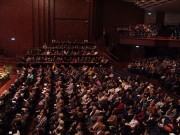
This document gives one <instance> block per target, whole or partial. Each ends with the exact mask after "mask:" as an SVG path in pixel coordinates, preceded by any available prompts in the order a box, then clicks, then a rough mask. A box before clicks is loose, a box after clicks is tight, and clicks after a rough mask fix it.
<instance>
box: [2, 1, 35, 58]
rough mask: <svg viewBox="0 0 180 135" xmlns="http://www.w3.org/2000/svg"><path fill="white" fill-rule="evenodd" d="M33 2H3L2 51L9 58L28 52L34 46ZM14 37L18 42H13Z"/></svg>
mask: <svg viewBox="0 0 180 135" xmlns="http://www.w3.org/2000/svg"><path fill="white" fill-rule="evenodd" d="M32 31H33V30H32V0H1V2H0V49H3V50H4V52H3V53H4V54H5V55H7V56H15V55H16V54H18V53H22V52H24V51H26V49H27V48H29V47H31V46H32V44H33V36H32ZM12 37H14V38H15V39H16V40H15V41H12V40H11V38H12Z"/></svg>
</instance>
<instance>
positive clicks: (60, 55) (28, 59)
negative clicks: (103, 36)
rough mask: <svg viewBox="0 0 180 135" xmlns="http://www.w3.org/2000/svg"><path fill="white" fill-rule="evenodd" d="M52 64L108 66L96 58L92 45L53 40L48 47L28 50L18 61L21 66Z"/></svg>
mask: <svg viewBox="0 0 180 135" xmlns="http://www.w3.org/2000/svg"><path fill="white" fill-rule="evenodd" d="M52 46H53V47H52ZM54 46H56V47H54ZM62 48H63V49H62ZM52 63H56V64H69V63H70V64H76V65H77V64H78V65H80V64H91V65H93V64H95V65H96V64H108V59H106V58H104V57H99V56H98V51H97V49H96V46H95V45H94V44H93V43H88V42H87V43H84V42H58V41H54V40H53V42H52V43H51V44H50V45H49V46H47V45H46V44H44V45H43V48H38V49H29V51H28V52H27V54H26V55H25V56H24V57H21V58H20V59H19V65H21V66H22V65H28V64H33V65H34V64H36V65H38V64H52Z"/></svg>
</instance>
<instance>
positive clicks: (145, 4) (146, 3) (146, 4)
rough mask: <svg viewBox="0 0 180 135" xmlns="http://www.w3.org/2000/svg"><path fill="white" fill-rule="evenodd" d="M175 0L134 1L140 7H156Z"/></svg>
mask: <svg viewBox="0 0 180 135" xmlns="http://www.w3.org/2000/svg"><path fill="white" fill-rule="evenodd" d="M171 1H174V0H134V1H133V3H134V4H135V5H136V6H138V7H140V8H150V7H155V6H158V5H161V4H164V3H168V2H171Z"/></svg>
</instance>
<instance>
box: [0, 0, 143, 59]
mask: <svg viewBox="0 0 180 135" xmlns="http://www.w3.org/2000/svg"><path fill="white" fill-rule="evenodd" d="M125 5H126V4H124V5H123V4H122V2H121V1H120V2H117V0H1V2H0V49H3V50H4V54H5V55H8V56H16V55H17V54H21V53H24V52H26V51H27V49H28V48H30V47H40V46H42V45H43V44H44V43H50V42H51V40H52V39H57V40H75V39H76V40H84V39H89V40H97V39H98V38H99V37H100V36H101V35H102V32H103V29H104V27H105V28H106V27H114V26H117V25H119V24H126V23H128V22H129V21H130V22H133V23H138V22H140V21H141V20H143V18H141V14H142V12H141V11H142V10H138V9H137V8H134V7H132V6H130V7H129V5H126V6H125ZM123 10H125V11H123ZM125 12H127V13H128V16H126V15H125V14H126V13H125ZM132 15H133V17H132ZM136 19H137V20H136ZM11 37H15V38H16V40H15V41H12V40H11Z"/></svg>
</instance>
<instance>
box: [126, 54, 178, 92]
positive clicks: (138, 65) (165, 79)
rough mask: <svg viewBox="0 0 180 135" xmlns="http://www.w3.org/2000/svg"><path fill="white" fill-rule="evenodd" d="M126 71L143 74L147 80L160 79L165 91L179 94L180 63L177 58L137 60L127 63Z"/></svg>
mask: <svg viewBox="0 0 180 135" xmlns="http://www.w3.org/2000/svg"><path fill="white" fill-rule="evenodd" d="M128 70H129V71H130V72H131V73H136V74H143V75H145V76H147V77H148V78H149V77H153V78H156V79H160V80H161V81H162V83H163V84H164V86H165V88H166V90H168V91H171V92H176V93H177V94H178V95H179V94H180V93H179V89H180V85H179V84H180V77H179V73H180V63H179V59H178V58H177V59H172V58H168V57H153V58H148V59H137V60H135V61H133V62H131V63H129V65H128Z"/></svg>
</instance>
